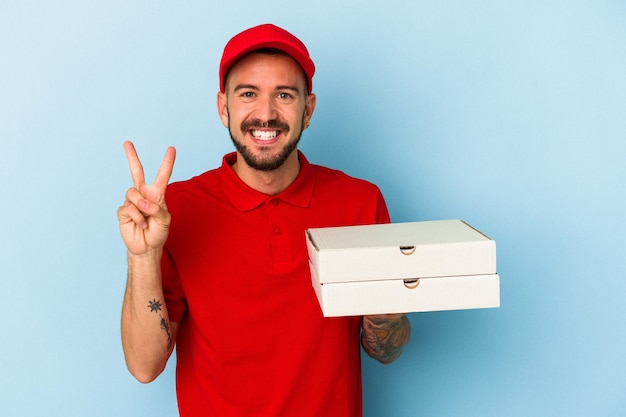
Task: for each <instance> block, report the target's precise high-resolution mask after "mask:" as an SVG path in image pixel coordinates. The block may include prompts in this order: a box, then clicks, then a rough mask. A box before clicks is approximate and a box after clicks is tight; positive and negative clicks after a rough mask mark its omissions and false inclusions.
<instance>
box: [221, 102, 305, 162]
mask: <svg viewBox="0 0 626 417" xmlns="http://www.w3.org/2000/svg"><path fill="white" fill-rule="evenodd" d="M303 125H304V114H303V115H302V123H301V125H300V126H303ZM228 126H229V128H228V132H229V134H230V138H231V140H232V141H233V144H234V145H235V148H236V149H237V152H239V154H240V155H241V157H242V158H243V160H244V161H245V162H246V164H247V165H248V166H249V167H250V168H252V169H254V170H257V171H264V172H267V171H274V170H276V169H278V168H280V167H281V166H283V164H284V163H285V161H287V159H288V158H289V155H291V154H292V153H293V152H294V151H295V150H296V148H297V147H298V143H299V142H300V138H301V137H302V128H300V131H299V132H298V133H297V135H295V136H294V137H293V139H291V140H290V141H289V142H287V143H286V144H285V145H284V146H283V147H282V149H280V150H279V151H278V152H277V153H273V154H272V153H270V150H269V149H270V148H269V147H265V146H262V147H260V148H259V150H260V153H261V154H260V155H254V154H253V153H252V151H251V150H250V148H249V147H248V146H246V145H244V144H243V143H241V142H239V141H238V140H237V139H235V135H234V134H233V128H232V123H231V122H230V114H229V116H228ZM262 127H263V123H262V122H261V121H260V120H250V121H247V122H243V123H242V124H241V127H240V129H241V133H242V134H243V135H246V134H247V132H248V131H249V130H250V129H254V128H262ZM265 127H270V128H277V129H280V131H281V135H282V134H285V133H288V132H289V131H290V130H291V129H290V127H289V125H288V124H287V123H284V122H281V121H279V120H270V121H269V122H267V124H266V125H265Z"/></svg>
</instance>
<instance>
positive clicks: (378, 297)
mask: <svg viewBox="0 0 626 417" xmlns="http://www.w3.org/2000/svg"><path fill="white" fill-rule="evenodd" d="M306 235H307V247H308V251H309V261H310V268H311V279H312V283H313V287H314V288H315V292H316V294H317V297H318V300H319V303H320V306H321V308H322V311H323V313H324V316H327V317H332V316H351V315H368V314H391V313H409V312H418V311H438V310H460V309H473V308H493V307H499V306H500V279H499V276H498V274H497V273H496V246H495V242H494V241H493V240H492V239H491V238H489V237H488V236H486V235H484V234H483V233H481V232H480V231H478V230H477V229H475V228H473V227H472V226H470V225H468V224H467V223H465V222H463V221H461V220H440V221H429V222H412V223H392V224H384V225H369V226H348V227H330V228H318V229H309V230H307V232H306Z"/></svg>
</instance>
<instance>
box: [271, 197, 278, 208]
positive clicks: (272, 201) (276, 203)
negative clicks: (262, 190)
mask: <svg viewBox="0 0 626 417" xmlns="http://www.w3.org/2000/svg"><path fill="white" fill-rule="evenodd" d="M270 203H271V204H272V205H273V206H274V207H276V206H277V205H278V199H277V198H274V199H272V200H271V201H270Z"/></svg>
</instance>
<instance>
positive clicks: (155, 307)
mask: <svg viewBox="0 0 626 417" xmlns="http://www.w3.org/2000/svg"><path fill="white" fill-rule="evenodd" d="M162 306H163V305H162V304H161V301H159V300H156V299H154V300H152V301H148V307H149V308H150V312H151V313H152V312H154V313H157V314H158V315H159V316H160V317H161V323H160V324H161V329H163V330H165V334H167V348H168V349H169V348H170V347H171V346H172V334H171V333H170V324H169V322H168V321H167V320H165V317H163V314H161V313H159V311H161V307H162Z"/></svg>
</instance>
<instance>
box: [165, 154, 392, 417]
mask: <svg viewBox="0 0 626 417" xmlns="http://www.w3.org/2000/svg"><path fill="white" fill-rule="evenodd" d="M236 158H237V156H236V154H235V153H232V154H228V155H226V156H225V157H224V159H223V162H222V166H221V167H220V168H218V169H215V170H212V171H208V172H206V173H204V174H202V175H200V176H198V177H194V178H192V179H190V180H188V181H185V182H179V183H174V184H171V185H170V186H169V187H168V190H167V196H166V200H167V205H168V208H169V210H170V212H171V214H172V225H171V229H170V234H169V238H168V241H167V243H166V248H165V253H164V256H163V263H162V270H163V286H164V292H165V298H166V303H167V308H168V311H169V315H170V319H171V320H172V321H174V322H179V323H180V329H179V333H178V338H177V343H176V346H177V347H176V352H177V371H176V383H177V395H178V405H179V410H180V415H181V416H182V417H191V416H202V417H207V416H219V417H230V416H237V417H243V416H246V417H247V416H267V417H277V416H297V417H307V416H311V417H313V416H315V417H319V416H332V417H359V416H361V368H360V345H359V334H360V326H361V318H360V317H349V318H324V317H322V314H321V310H320V307H319V305H318V302H317V298H316V296H315V292H314V290H313V288H312V286H311V277H310V271H309V266H308V256H307V249H306V240H305V230H306V229H307V228H310V227H325V226H343V225H357V224H372V223H383V222H388V221H389V215H388V213H387V209H386V206H385V202H384V200H383V197H382V195H381V193H380V191H379V189H378V188H377V187H376V186H375V185H373V184H371V183H369V182H366V181H363V180H359V179H355V178H351V177H349V176H347V175H345V174H343V173H342V172H340V171H336V170H331V169H328V168H324V167H320V166H317V165H311V164H309V162H308V161H307V160H306V158H305V157H304V155H302V154H301V153H300V154H299V158H300V166H301V169H300V173H299V175H298V177H297V179H296V180H295V181H294V183H293V184H292V185H291V186H290V187H288V188H287V189H286V190H285V191H283V192H282V193H280V194H278V195H275V196H268V195H266V194H262V193H260V192H257V191H255V190H253V189H251V188H249V187H248V186H247V185H246V184H244V183H243V182H242V181H241V180H240V179H239V178H238V177H237V175H236V174H235V173H234V172H233V170H232V169H231V165H232V164H233V163H234V162H235V161H236Z"/></svg>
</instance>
